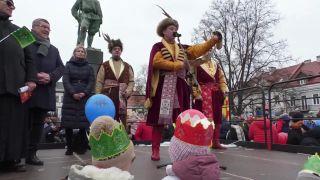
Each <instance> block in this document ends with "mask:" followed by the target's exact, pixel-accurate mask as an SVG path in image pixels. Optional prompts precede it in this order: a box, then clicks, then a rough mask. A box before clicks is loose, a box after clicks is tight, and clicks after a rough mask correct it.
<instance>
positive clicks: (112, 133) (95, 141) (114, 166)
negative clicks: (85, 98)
mask: <svg viewBox="0 0 320 180" xmlns="http://www.w3.org/2000/svg"><path fill="white" fill-rule="evenodd" d="M89 144H90V147H91V154H92V165H86V166H81V165H72V166H71V168H70V172H69V175H68V180H89V179H90V180H132V179H133V178H134V177H133V176H132V175H131V174H130V173H129V172H128V170H129V168H130V166H131V163H132V161H133V160H134V158H135V154H134V149H133V143H132V141H131V140H129V137H128V135H127V133H126V131H125V128H124V126H123V124H122V123H119V122H117V121H115V120H114V119H112V118H111V117H109V116H100V117H98V118H97V119H95V120H94V121H93V122H92V124H91V127H90V135H89Z"/></svg>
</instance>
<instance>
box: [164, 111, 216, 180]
mask: <svg viewBox="0 0 320 180" xmlns="http://www.w3.org/2000/svg"><path fill="white" fill-rule="evenodd" d="M213 131H214V123H213V122H212V121H211V122H210V121H209V120H208V119H207V118H206V117H205V116H204V115H203V114H202V113H201V112H200V111H197V110H193V109H190V110H186V111H184V112H182V113H181V114H180V115H179V116H178V118H177V120H176V129H175V132H174V136H173V137H172V138H171V141H170V146H169V155H170V159H171V161H172V165H168V166H167V168H166V173H167V176H166V177H165V178H163V179H162V180H180V179H181V180H216V179H219V177H220V169H219V163H218V161H217V158H216V156H215V155H214V154H212V153H210V150H209V147H210V145H211V140H212V136H213Z"/></svg>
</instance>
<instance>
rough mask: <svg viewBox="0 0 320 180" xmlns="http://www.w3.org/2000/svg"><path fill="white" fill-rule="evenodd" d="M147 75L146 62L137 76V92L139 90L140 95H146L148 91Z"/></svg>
mask: <svg viewBox="0 0 320 180" xmlns="http://www.w3.org/2000/svg"><path fill="white" fill-rule="evenodd" d="M147 77H148V65H147V64H144V65H142V66H141V69H140V70H139V71H138V73H137V76H136V78H135V88H136V92H138V93H139V94H140V95H144V94H145V93H146V84H147Z"/></svg>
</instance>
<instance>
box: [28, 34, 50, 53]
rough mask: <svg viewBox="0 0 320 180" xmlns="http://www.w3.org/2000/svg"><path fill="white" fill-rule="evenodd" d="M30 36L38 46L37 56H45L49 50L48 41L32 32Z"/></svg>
mask: <svg viewBox="0 0 320 180" xmlns="http://www.w3.org/2000/svg"><path fill="white" fill-rule="evenodd" d="M32 34H33V35H34V37H35V38H36V40H37V43H38V44H40V46H39V47H38V50H37V54H41V55H43V56H47V55H48V53H49V48H50V39H43V38H41V37H40V36H39V35H38V34H37V33H36V32H34V31H32Z"/></svg>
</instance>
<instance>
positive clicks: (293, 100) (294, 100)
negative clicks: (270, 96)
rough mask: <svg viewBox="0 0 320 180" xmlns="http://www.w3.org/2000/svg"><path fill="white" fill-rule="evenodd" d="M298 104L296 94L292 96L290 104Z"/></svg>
mask: <svg viewBox="0 0 320 180" xmlns="http://www.w3.org/2000/svg"><path fill="white" fill-rule="evenodd" d="M295 105H296V98H295V97H294V96H291V97H290V106H295Z"/></svg>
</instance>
